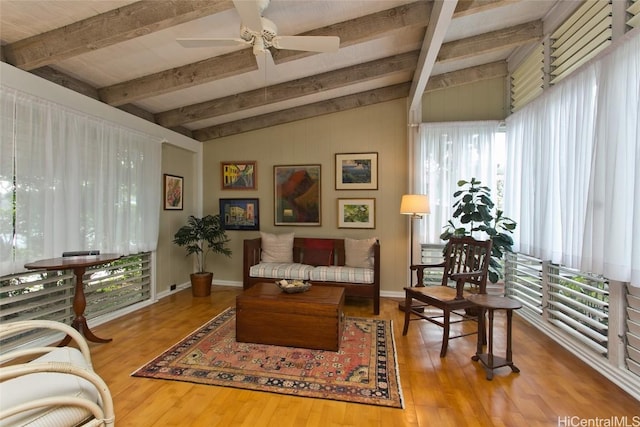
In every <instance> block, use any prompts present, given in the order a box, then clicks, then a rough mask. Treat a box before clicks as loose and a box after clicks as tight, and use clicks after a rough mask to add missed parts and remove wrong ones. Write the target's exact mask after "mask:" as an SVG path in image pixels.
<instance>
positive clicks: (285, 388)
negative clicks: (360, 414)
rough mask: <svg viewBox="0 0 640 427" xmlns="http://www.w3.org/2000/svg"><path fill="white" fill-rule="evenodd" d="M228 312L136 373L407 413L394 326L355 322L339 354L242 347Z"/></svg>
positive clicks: (348, 326) (348, 324) (350, 319)
mask: <svg viewBox="0 0 640 427" xmlns="http://www.w3.org/2000/svg"><path fill="white" fill-rule="evenodd" d="M235 324H236V316H235V309H234V308H228V309H227V310H225V311H224V312H222V313H221V314H219V315H218V316H216V317H215V318H214V319H213V320H211V321H209V322H207V323H206V324H205V325H203V326H202V327H200V328H199V329H198V330H196V331H195V332H193V333H191V334H190V335H189V336H187V337H186V338H185V339H183V340H182V341H180V342H179V343H178V344H176V345H174V346H173V347H171V348H170V349H168V350H167V351H165V352H164V353H162V354H161V355H160V356H158V357H156V358H155V359H153V360H152V361H151V362H149V363H148V364H146V365H145V366H143V367H142V368H140V369H138V370H137V371H135V372H134V373H133V374H131V375H132V376H134V377H146V378H157V379H165V380H175V381H187V382H193V383H199V384H210V385H217V386H225V387H236V388H243V389H249V390H258V391H268V392H273V393H281V394H288V395H296V396H305V397H315V398H321V399H332V400H342V401H346V402H357V403H364V404H369V405H380V406H388V407H394V408H402V407H403V402H402V392H401V388H400V377H399V375H398V367H397V361H396V351H395V343H394V340H393V330H392V327H391V321H389V320H378V319H365V318H355V317H347V318H346V320H345V328H344V335H343V338H342V343H341V345H340V350H339V351H338V352H333V351H324V350H308V349H302V348H293V347H280V346H272V345H263V344H250V343H239V342H236V338H235Z"/></svg>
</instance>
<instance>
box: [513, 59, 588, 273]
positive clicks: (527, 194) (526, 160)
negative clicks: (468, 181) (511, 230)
mask: <svg viewBox="0 0 640 427" xmlns="http://www.w3.org/2000/svg"><path fill="white" fill-rule="evenodd" d="M596 80H597V79H596V73H595V71H594V70H591V69H589V70H584V71H583V72H581V73H579V74H578V75H576V76H573V78H570V79H565V81H563V82H562V83H561V84H560V85H558V86H556V87H554V88H552V89H549V90H548V93H547V94H545V96H543V97H542V98H540V99H538V100H536V101H534V102H532V103H531V104H529V105H527V106H525V107H524V108H522V109H521V110H519V111H518V112H517V113H515V114H513V115H511V116H510V117H509V118H508V119H507V174H506V179H505V211H506V212H509V215H510V216H511V217H512V218H514V219H515V220H516V221H517V222H518V227H517V229H516V233H515V239H514V240H515V241H516V244H515V246H514V249H515V250H517V251H519V252H523V253H526V254H530V255H533V256H537V257H539V258H541V259H544V260H551V261H553V262H556V263H561V264H564V265H568V266H575V265H576V262H577V260H578V259H579V257H580V252H581V250H582V235H583V230H584V221H585V207H586V202H587V190H588V184H589V176H590V169H591V158H592V143H591V141H592V140H593V129H594V125H593V122H594V117H595V116H594V106H595V100H596Z"/></svg>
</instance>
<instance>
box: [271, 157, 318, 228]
mask: <svg viewBox="0 0 640 427" xmlns="http://www.w3.org/2000/svg"><path fill="white" fill-rule="evenodd" d="M273 189H274V196H273V199H274V203H273V205H274V216H273V218H274V224H275V225H320V212H321V211H320V165H293V166H274V167H273Z"/></svg>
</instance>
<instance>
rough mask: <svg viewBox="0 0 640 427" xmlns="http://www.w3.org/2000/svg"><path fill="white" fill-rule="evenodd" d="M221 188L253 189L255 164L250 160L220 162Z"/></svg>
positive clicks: (254, 184)
mask: <svg viewBox="0 0 640 427" xmlns="http://www.w3.org/2000/svg"><path fill="white" fill-rule="evenodd" d="M220 172H221V174H222V176H221V180H220V182H222V189H223V190H255V189H256V188H257V186H256V177H257V164H256V162H254V161H251V162H220Z"/></svg>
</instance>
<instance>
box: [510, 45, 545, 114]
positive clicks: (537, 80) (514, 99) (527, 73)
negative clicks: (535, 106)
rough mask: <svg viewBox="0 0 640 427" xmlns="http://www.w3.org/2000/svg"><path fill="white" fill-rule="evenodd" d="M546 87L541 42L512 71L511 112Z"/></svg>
mask: <svg viewBox="0 0 640 427" xmlns="http://www.w3.org/2000/svg"><path fill="white" fill-rule="evenodd" d="M543 88H544V46H543V45H542V44H539V45H538V46H536V48H535V49H534V50H533V52H531V53H530V54H529V56H527V58H526V59H525V60H524V61H523V62H522V64H520V66H518V68H517V69H516V70H515V71H513V73H511V112H515V111H517V110H518V109H520V108H521V107H522V106H524V105H526V104H527V103H528V102H530V101H531V100H533V99H535V98H536V97H537V96H538V95H540V94H541V93H542V91H543Z"/></svg>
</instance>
